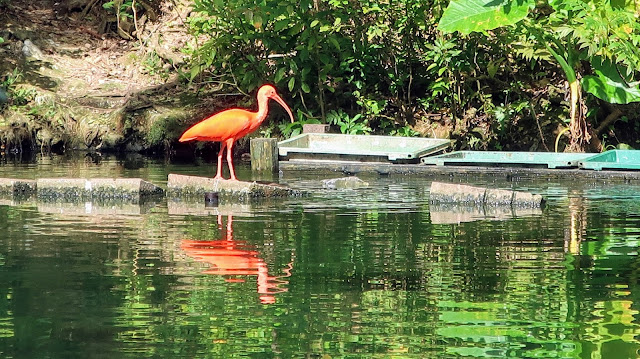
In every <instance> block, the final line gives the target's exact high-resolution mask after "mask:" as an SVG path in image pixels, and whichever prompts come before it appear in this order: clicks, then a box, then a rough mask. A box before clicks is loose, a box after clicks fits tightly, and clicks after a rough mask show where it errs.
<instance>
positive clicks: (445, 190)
mask: <svg viewBox="0 0 640 359" xmlns="http://www.w3.org/2000/svg"><path fill="white" fill-rule="evenodd" d="M429 202H430V203H458V204H471V205H480V206H516V207H534V208H538V207H542V206H543V204H544V199H543V198H542V196H541V195H539V194H532V193H527V192H520V191H511V190H502V189H492V188H485V187H475V186H468V185H463V184H455V183H443V182H435V181H434V182H431V188H430V191H429Z"/></svg>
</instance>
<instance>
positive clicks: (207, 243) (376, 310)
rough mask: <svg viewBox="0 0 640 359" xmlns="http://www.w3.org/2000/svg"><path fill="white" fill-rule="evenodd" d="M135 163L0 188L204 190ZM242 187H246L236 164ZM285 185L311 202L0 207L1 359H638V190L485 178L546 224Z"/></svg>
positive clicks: (24, 168)
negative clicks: (522, 195) (123, 184)
mask: <svg viewBox="0 0 640 359" xmlns="http://www.w3.org/2000/svg"><path fill="white" fill-rule="evenodd" d="M213 171H214V170H213V165H212V164H210V163H197V164H192V163H191V164H176V163H170V162H165V161H160V160H151V159H146V158H142V157H135V158H128V159H116V158H110V157H95V156H94V157H82V156H81V157H71V158H69V157H39V158H37V159H36V161H32V162H29V163H19V162H12V161H5V162H2V164H1V165H0V177H14V178H38V177H63V176H73V177H141V178H145V179H148V180H150V181H151V182H153V183H156V184H158V185H161V186H164V185H165V184H166V178H167V174H168V173H182V174H194V175H206V176H211V175H212V174H213ZM238 176H239V177H240V178H244V179H249V178H251V176H252V175H251V173H250V171H249V169H248V168H247V167H246V166H240V165H239V166H238ZM337 176H341V175H340V174H335V173H324V174H322V173H285V174H283V176H282V178H281V179H280V181H282V182H284V183H287V184H289V185H291V186H293V187H296V188H304V189H307V190H309V191H310V192H311V196H309V197H305V198H291V199H286V200H278V201H263V202H259V203H253V204H233V205H232V204H224V203H221V205H220V206H219V207H218V208H215V209H206V208H204V204H203V203H181V202H175V201H168V202H167V201H162V200H160V201H155V202H152V203H144V204H142V205H140V204H135V203H128V204H100V203H91V202H88V203H80V204H64V203H54V204H51V203H40V202H35V201H34V202H19V201H14V200H12V199H5V200H3V202H0V356H2V357H3V358H147V357H148V358H233V357H253V358H296V357H297V358H302V357H304V358H306V357H311V358H340V357H344V358H371V357H381V358H382V357H384V358H387V357H395V358H410V357H415V358H478V357H483V358H484V357H494V358H504V357H514V358H596V357H602V358H635V357H636V356H637V355H638V350H639V349H640V345H639V342H638V334H640V328H639V327H638V320H637V319H638V304H636V303H637V302H638V299H639V298H638V295H639V290H638V284H637V283H638V268H639V267H640V266H639V262H638V253H637V251H638V245H639V244H640V243H639V241H640V191H639V189H640V187H639V186H638V185H635V184H620V183H605V182H600V183H598V182H596V183H589V182H579V181H574V182H550V181H540V182H531V181H530V182H509V183H499V182H491V183H487V182H483V181H482V180H481V179H478V180H475V184H480V185H483V184H484V185H490V186H496V187H501V188H514V189H522V190H530V191H532V192H535V193H540V194H543V195H544V196H545V197H546V198H547V199H548V205H547V207H546V208H545V209H544V210H529V211H522V210H519V211H515V210H511V209H509V210H498V211H495V210H494V211H491V210H485V211H480V212H469V211H466V212H464V213H461V212H460V211H452V210H450V209H447V208H436V207H435V206H430V205H429V203H428V189H429V185H430V182H429V180H425V179H423V178H420V177H406V176H383V177H381V176H363V179H365V180H366V181H368V182H369V183H370V185H371V186H370V187H369V188H365V189H359V190H342V191H340V190H338V191H336V190H327V189H324V188H322V183H321V181H320V180H321V179H323V178H331V177H337Z"/></svg>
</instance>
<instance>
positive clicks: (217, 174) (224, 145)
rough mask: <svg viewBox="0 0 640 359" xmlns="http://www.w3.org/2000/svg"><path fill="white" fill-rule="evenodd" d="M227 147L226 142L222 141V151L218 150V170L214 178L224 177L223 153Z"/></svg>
mask: <svg viewBox="0 0 640 359" xmlns="http://www.w3.org/2000/svg"><path fill="white" fill-rule="evenodd" d="M225 147H227V144H226V143H225V142H220V152H218V172H217V173H216V176H215V177H213V179H224V178H222V153H223V152H224V148H225Z"/></svg>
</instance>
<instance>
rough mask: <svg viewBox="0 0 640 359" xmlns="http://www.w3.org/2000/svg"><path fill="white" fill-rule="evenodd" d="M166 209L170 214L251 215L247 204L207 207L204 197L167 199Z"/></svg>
mask: <svg viewBox="0 0 640 359" xmlns="http://www.w3.org/2000/svg"><path fill="white" fill-rule="evenodd" d="M167 210H168V212H169V214H170V215H176V214H177V215H193V216H211V215H215V216H218V215H230V214H234V215H238V216H242V217H248V216H251V215H252V211H251V206H250V205H248V204H239V203H229V204H220V205H218V206H215V207H207V206H206V205H205V202H204V198H203V199H202V200H201V201H199V202H198V201H188V200H186V199H185V200H183V199H170V200H168V201H167Z"/></svg>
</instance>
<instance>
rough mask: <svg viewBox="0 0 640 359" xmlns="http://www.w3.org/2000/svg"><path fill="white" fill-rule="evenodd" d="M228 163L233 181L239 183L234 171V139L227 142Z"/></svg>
mask: <svg viewBox="0 0 640 359" xmlns="http://www.w3.org/2000/svg"><path fill="white" fill-rule="evenodd" d="M226 142H227V163H228V164H229V172H230V173H231V178H230V179H231V180H232V181H237V180H238V178H236V171H235V170H234V169H233V158H232V155H233V138H230V139H228V140H227V141H226Z"/></svg>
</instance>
